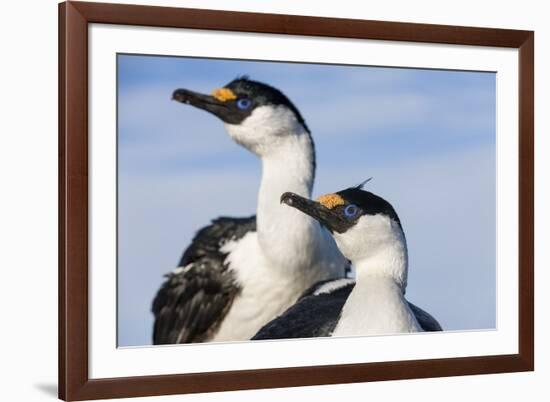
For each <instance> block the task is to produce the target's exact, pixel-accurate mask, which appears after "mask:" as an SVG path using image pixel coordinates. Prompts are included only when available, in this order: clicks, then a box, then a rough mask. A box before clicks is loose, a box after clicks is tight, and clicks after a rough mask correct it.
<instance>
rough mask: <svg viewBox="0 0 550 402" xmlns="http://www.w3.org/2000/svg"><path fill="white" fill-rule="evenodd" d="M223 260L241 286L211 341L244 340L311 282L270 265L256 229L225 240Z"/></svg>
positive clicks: (290, 302)
mask: <svg viewBox="0 0 550 402" xmlns="http://www.w3.org/2000/svg"><path fill="white" fill-rule="evenodd" d="M223 251H224V252H229V253H230V254H229V255H228V257H227V260H226V262H227V263H228V264H229V267H230V269H232V270H233V272H234V273H235V274H236V276H237V281H238V283H239V284H240V285H241V287H242V291H241V293H240V294H239V295H238V296H237V297H236V298H235V300H234V301H233V305H232V306H231V308H230V310H229V312H228V313H227V316H226V317H225V319H224V321H223V323H222V324H221V326H220V328H219V330H218V332H217V333H216V335H215V336H214V338H213V339H212V340H213V341H220V342H222V341H226V342H227V341H236V340H246V339H250V338H251V337H253V336H254V335H255V334H256V332H258V330H259V329H260V328H261V327H262V326H264V325H265V324H267V323H268V322H269V321H271V320H272V319H273V318H275V317H277V316H278V315H280V314H281V313H283V312H284V311H285V310H286V309H287V308H288V307H290V306H291V305H292V304H294V303H295V302H296V300H297V299H298V297H300V296H301V294H302V293H303V291H304V290H305V288H306V287H308V286H309V284H306V283H305V281H306V280H307V281H311V280H312V279H310V278H304V277H301V275H299V274H298V275H296V276H292V275H289V273H288V272H284V271H281V270H280V269H276V267H272V266H270V263H269V261H268V260H267V259H266V258H265V257H264V256H263V255H262V252H261V250H260V247H259V244H258V235H257V233H256V232H251V233H248V234H247V235H246V236H244V237H243V238H242V239H241V240H239V241H237V242H230V243H228V244H227V245H226V246H225V247H224V249H223Z"/></svg>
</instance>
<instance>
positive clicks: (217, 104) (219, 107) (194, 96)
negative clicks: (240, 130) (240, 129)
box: [172, 88, 230, 121]
mask: <svg viewBox="0 0 550 402" xmlns="http://www.w3.org/2000/svg"><path fill="white" fill-rule="evenodd" d="M172 99H173V100H175V101H177V102H180V103H185V104H187V105H191V106H194V107H196V108H199V109H202V110H206V111H207V112H209V113H212V114H213V115H215V116H217V117H219V118H220V119H222V120H223V121H226V120H227V116H228V115H229V113H230V111H229V108H228V105H227V102H222V101H220V100H218V99H216V98H215V97H213V96H211V95H204V94H201V93H198V92H193V91H190V90H188V89H183V88H180V89H176V90H175V91H174V92H173V93H172Z"/></svg>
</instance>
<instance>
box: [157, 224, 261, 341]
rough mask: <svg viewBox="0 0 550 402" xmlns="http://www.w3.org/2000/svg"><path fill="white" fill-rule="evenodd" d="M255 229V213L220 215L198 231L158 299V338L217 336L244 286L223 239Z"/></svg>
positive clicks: (196, 339)
mask: <svg viewBox="0 0 550 402" xmlns="http://www.w3.org/2000/svg"><path fill="white" fill-rule="evenodd" d="M255 230H256V217H255V216H252V217H250V218H218V219H216V220H214V221H213V222H212V224H211V225H210V226H206V227H204V228H203V229H201V230H200V231H199V232H198V233H197V234H196V236H195V238H194V239H193V241H192V243H191V245H190V246H189V248H188V249H187V250H185V252H184V253H183V255H182V257H181V260H180V262H179V264H178V268H177V269H176V270H174V272H172V273H169V274H167V275H166V276H167V280H166V282H164V284H163V285H162V287H161V288H160V290H159V291H158V293H157V295H156V297H155V300H154V302H153V313H154V314H155V317H156V320H155V327H154V332H153V339H154V340H155V343H157V344H161V343H163V344H173V343H189V342H202V341H204V340H206V339H209V338H210V337H212V335H213V333H214V331H216V330H217V329H218V327H219V325H220V324H221V321H222V320H223V318H224V317H225V315H226V314H227V311H228V310H229V307H230V306H231V304H232V303H233V299H234V298H235V296H237V294H238V293H239V291H240V287H239V285H238V283H237V282H236V278H235V275H234V274H233V272H232V271H231V270H230V269H228V267H227V265H226V264H225V258H226V257H227V253H224V252H223V251H222V250H221V247H220V244H225V243H227V242H228V241H235V240H239V239H241V238H242V237H243V236H244V235H245V234H246V233H248V232H251V231H255Z"/></svg>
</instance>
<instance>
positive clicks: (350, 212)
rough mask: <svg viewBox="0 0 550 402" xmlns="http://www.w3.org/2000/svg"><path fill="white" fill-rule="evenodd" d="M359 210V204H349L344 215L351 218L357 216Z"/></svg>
mask: <svg viewBox="0 0 550 402" xmlns="http://www.w3.org/2000/svg"><path fill="white" fill-rule="evenodd" d="M358 212H359V208H358V207H357V205H354V204H349V205H347V206H346V207H345V208H344V215H345V216H346V218H349V219H352V218H355V216H357V213H358Z"/></svg>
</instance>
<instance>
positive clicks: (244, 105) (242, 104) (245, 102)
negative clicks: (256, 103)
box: [237, 98, 252, 110]
mask: <svg viewBox="0 0 550 402" xmlns="http://www.w3.org/2000/svg"><path fill="white" fill-rule="evenodd" d="M250 105H252V101H251V100H250V99H248V98H241V99H239V100H238V101H237V107H238V108H239V109H241V110H245V109H248V108H249V107H250Z"/></svg>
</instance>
